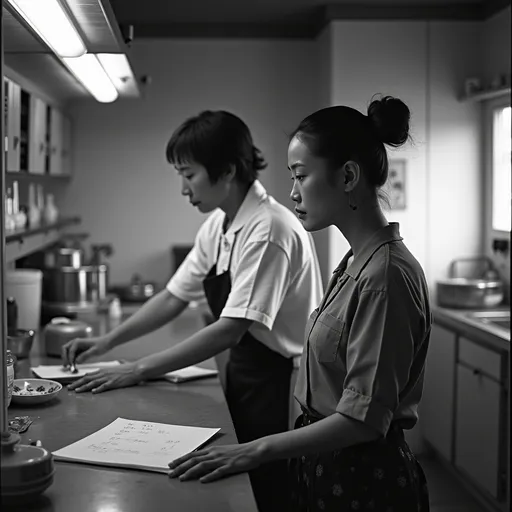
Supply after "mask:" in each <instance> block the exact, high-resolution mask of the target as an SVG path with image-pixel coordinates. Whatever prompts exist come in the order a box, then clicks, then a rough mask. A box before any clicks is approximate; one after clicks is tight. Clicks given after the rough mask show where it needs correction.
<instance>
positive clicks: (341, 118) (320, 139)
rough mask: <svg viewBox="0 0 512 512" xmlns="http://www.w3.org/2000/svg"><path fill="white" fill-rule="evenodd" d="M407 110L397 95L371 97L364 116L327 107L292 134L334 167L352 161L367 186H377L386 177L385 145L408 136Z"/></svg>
mask: <svg viewBox="0 0 512 512" xmlns="http://www.w3.org/2000/svg"><path fill="white" fill-rule="evenodd" d="M409 121H410V111H409V108H408V107H407V105H406V104H405V103H403V102H402V101H401V100H399V99H397V98H393V97H391V96H385V97H383V98H381V99H376V100H373V101H372V102H371V103H370V106H369V107H368V115H367V116H365V115H364V114H362V113H361V112H359V111H358V110H355V109H353V108H351V107H345V106H333V107H327V108H324V109H321V110H318V111H317V112H315V113H313V114H311V115H310V116H308V117H306V118H305V119H304V120H303V121H302V122H301V123H300V124H299V126H298V127H297V129H296V130H295V131H294V132H293V133H292V135H291V137H290V139H292V138H293V137H295V136H297V138H298V139H300V140H301V141H302V142H304V144H306V145H307V147H308V149H309V150H310V151H311V152H312V153H313V154H314V155H315V156H318V157H320V158H325V159H326V160H327V161H328V162H329V165H330V166H332V167H333V168H335V167H341V166H342V165H343V164H345V163H346V162H347V161H349V160H354V161H356V162H357V163H358V164H360V165H361V166H362V168H363V172H364V174H365V177H366V179H367V181H368V183H369V185H370V186H373V187H375V188H376V189H379V188H380V187H382V186H383V185H384V184H385V183H386V181H387V179H388V157H387V153H386V149H385V147H384V144H388V145H389V146H393V147H398V146H401V145H402V144H404V143H405V142H406V141H407V139H408V138H409Z"/></svg>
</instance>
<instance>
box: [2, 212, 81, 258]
mask: <svg viewBox="0 0 512 512" xmlns="http://www.w3.org/2000/svg"><path fill="white" fill-rule="evenodd" d="M81 221H82V220H81V218H80V217H67V218H62V219H60V220H59V221H57V222H55V223H54V224H41V225H40V226H38V227H36V228H29V229H20V230H18V231H14V232H10V233H6V236H5V252H6V255H5V256H6V258H5V259H6V263H12V262H14V261H16V260H17V259H19V258H22V257H24V256H27V255H29V254H32V253H33V252H36V251H39V250H41V249H44V248H45V247H47V246H49V245H52V244H54V243H55V242H57V240H59V238H60V237H61V232H60V231H61V230H62V229H63V228H65V227H68V226H72V225H74V224H80V222H81Z"/></svg>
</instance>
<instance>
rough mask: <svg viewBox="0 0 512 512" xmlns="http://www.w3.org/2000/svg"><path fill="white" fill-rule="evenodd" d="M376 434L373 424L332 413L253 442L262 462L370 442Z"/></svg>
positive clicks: (375, 437) (377, 434)
mask: <svg viewBox="0 0 512 512" xmlns="http://www.w3.org/2000/svg"><path fill="white" fill-rule="evenodd" d="M379 436H380V434H379V432H377V431H376V430H375V429H373V428H372V427H370V426H368V425H366V424H364V423H361V422H359V421H357V420H354V419H352V418H349V417H348V416H344V415H343V414H340V413H334V414H332V415H331V416H328V417H327V418H324V419H322V420H320V421H317V422H315V423H313V424H311V425H308V426H305V427H302V428H299V429H296V430H293V431H291V432H283V433H281V434H275V435H273V436H267V437H263V438H261V439H258V440H256V441H254V442H255V443H258V444H259V445H260V446H259V448H260V449H261V452H262V454H263V459H264V461H271V460H276V459H290V458H296V457H300V456H302V455H308V454H310V453H319V452H329V451H334V450H341V449H343V448H347V447H348V446H352V445H355V444H359V443H364V442H368V441H373V440H375V439H377V438H378V437H379Z"/></svg>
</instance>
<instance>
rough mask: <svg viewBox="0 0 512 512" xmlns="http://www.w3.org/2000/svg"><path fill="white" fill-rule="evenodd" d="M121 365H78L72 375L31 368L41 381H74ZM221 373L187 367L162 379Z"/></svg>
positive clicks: (55, 368)
mask: <svg viewBox="0 0 512 512" xmlns="http://www.w3.org/2000/svg"><path fill="white" fill-rule="evenodd" d="M119 364H121V363H120V362H119V361H106V362H101V363H90V364H77V365H76V369H77V370H78V373H71V372H70V371H69V370H64V369H63V366H62V365H54V366H45V365H41V366H34V367H33V368H31V370H32V373H33V374H34V375H36V376H37V377H39V378H41V379H50V380H56V381H59V382H60V381H68V382H69V381H73V380H76V379H79V378H80V377H83V376H84V375H86V374H87V373H92V372H95V371H96V370H101V369H104V368H112V367H115V366H118V365H119ZM218 373H219V372H218V371H217V370H209V369H207V368H201V367H200V366H187V367H186V368H182V369H181V370H176V371H174V372H169V373H166V374H164V375H163V376H162V377H163V378H164V379H166V380H168V381H170V382H174V383H177V384H178V383H180V382H188V381H189V380H195V379H204V378H205V377H215V376H216V375H217V374H218Z"/></svg>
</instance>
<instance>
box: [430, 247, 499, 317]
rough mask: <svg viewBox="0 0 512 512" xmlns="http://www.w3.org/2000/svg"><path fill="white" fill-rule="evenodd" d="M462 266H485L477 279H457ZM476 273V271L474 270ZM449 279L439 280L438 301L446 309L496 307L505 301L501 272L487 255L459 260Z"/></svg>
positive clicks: (451, 270)
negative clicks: (461, 264)
mask: <svg viewBox="0 0 512 512" xmlns="http://www.w3.org/2000/svg"><path fill="white" fill-rule="evenodd" d="M460 263H466V264H467V263H470V264H472V266H473V267H474V266H475V265H477V266H478V265H479V264H483V266H484V268H483V269H482V270H481V272H480V273H479V274H480V275H478V276H473V277H457V276H456V273H457V272H456V269H457V265H458V264H460ZM473 272H475V271H473ZM448 275H449V276H450V277H449V278H448V279H444V280H441V281H438V282H437V283H436V284H437V302H438V304H439V306H442V307H446V308H460V309H478V308H484V309H485V308H492V307H496V306H498V305H499V304H501V302H502V301H503V297H504V294H505V292H504V286H503V282H501V281H500V280H499V279H498V272H497V271H496V269H495V268H494V266H493V263H492V261H491V260H490V259H489V258H487V257H486V256H477V257H473V258H459V259H456V260H453V261H452V262H451V263H450V267H449V269H448Z"/></svg>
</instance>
